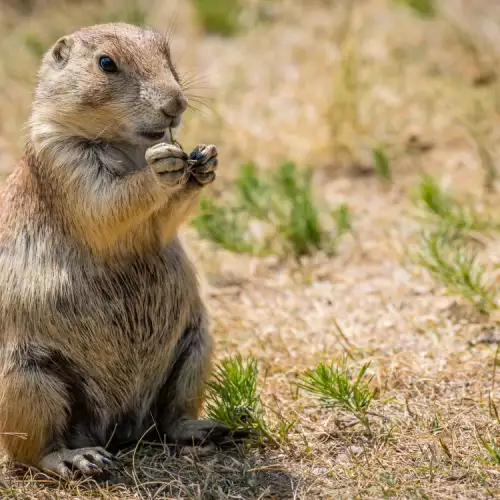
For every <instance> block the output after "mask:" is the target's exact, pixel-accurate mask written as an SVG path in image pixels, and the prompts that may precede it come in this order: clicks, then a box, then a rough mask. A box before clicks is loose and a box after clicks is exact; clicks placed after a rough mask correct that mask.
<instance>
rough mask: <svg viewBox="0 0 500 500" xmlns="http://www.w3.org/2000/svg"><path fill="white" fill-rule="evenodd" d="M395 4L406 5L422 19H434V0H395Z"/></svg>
mask: <svg viewBox="0 0 500 500" xmlns="http://www.w3.org/2000/svg"><path fill="white" fill-rule="evenodd" d="M395 1H396V3H398V4H401V5H406V7H408V8H409V9H411V10H412V11H413V12H415V13H416V14H418V15H419V16H422V17H435V16H436V14H437V7H436V0H395Z"/></svg>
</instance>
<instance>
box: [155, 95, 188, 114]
mask: <svg viewBox="0 0 500 500" xmlns="http://www.w3.org/2000/svg"><path fill="white" fill-rule="evenodd" d="M187 105H188V103H187V99H186V98H185V97H184V96H183V95H182V93H180V92H179V93H178V94H177V95H175V96H172V97H170V98H169V99H168V101H167V103H166V104H165V105H164V106H162V107H161V108H160V110H161V112H162V113H163V114H164V115H165V116H166V117H167V118H176V117H177V116H180V115H182V113H184V111H186V109H187Z"/></svg>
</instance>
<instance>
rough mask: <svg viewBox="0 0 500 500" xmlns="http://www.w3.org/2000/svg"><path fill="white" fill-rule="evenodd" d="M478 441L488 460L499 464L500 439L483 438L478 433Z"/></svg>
mask: <svg viewBox="0 0 500 500" xmlns="http://www.w3.org/2000/svg"><path fill="white" fill-rule="evenodd" d="M478 437H479V442H480V443H481V445H482V447H483V448H484V450H485V451H486V453H487V456H488V462H489V463H492V464H494V465H500V441H499V440H498V439H494V438H493V439H488V440H487V439H485V438H484V437H483V436H481V435H479V436H478Z"/></svg>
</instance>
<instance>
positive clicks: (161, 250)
mask: <svg viewBox="0 0 500 500" xmlns="http://www.w3.org/2000/svg"><path fill="white" fill-rule="evenodd" d="M186 107H187V100H186V97H185V96H184V93H183V91H182V88H181V84H180V80H179V77H178V74H177V73H176V70H175V68H174V66H173V65H172V61H171V57H170V50H169V45H168V42H167V40H166V39H165V37H164V36H163V35H161V34H160V33H158V32H156V31H154V30H152V29H142V28H138V27H135V26H131V25H127V24H122V23H117V24H104V25H97V26H92V27H88V28H84V29H81V30H79V31H77V32H75V33H73V34H72V35H69V36H65V37H63V38H61V39H60V40H58V41H57V42H56V43H55V45H54V46H53V47H52V48H51V49H50V50H49V51H48V52H47V54H46V55H45V56H44V58H43V62H42V65H41V68H40V71H39V76H38V85H37V88H36V92H35V96H34V100H33V106H32V111H31V116H30V120H29V128H28V137H27V143H26V148H25V154H24V157H23V158H22V160H21V161H20V163H19V164H18V166H17V167H16V169H15V170H14V172H13V173H12V174H11V176H10V177H9V179H8V180H7V182H6V184H5V185H4V187H3V189H2V191H1V193H0V348H1V350H0V433H26V435H27V439H26V440H23V439H20V438H19V437H16V436H12V435H7V434H0V449H2V450H3V451H4V452H5V453H7V454H8V455H9V456H10V457H12V458H13V459H14V460H16V461H18V462H22V463H26V464H32V465H36V466H38V467H40V468H42V469H45V470H48V471H53V472H56V473H58V474H60V475H64V476H65V475H67V474H68V473H69V472H70V470H71V469H73V470H79V471H81V472H82V473H84V474H100V473H101V472H103V471H104V470H105V469H106V468H107V467H110V466H112V465H113V462H114V456H113V455H112V454H111V453H110V452H109V451H107V450H105V449H104V447H105V445H106V443H108V441H110V442H111V447H112V448H117V447H120V446H121V445H123V444H124V443H127V442H129V441H133V440H137V439H138V438H140V437H141V436H142V435H143V433H144V432H145V431H146V430H147V429H148V428H150V426H151V425H152V424H155V425H156V428H155V430H154V434H155V435H156V436H158V435H159V436H160V437H162V438H165V439H166V440H168V441H170V442H178V443H190V444H191V443H193V442H195V443H197V442H202V441H205V440H206V439H207V438H217V437H219V436H222V435H224V434H226V433H227V429H226V428H225V427H223V426H221V425H218V424H216V423H215V422H211V421H208V420H198V415H199V412H200V408H201V404H202V397H203V392H204V383H205V380H206V377H207V374H208V372H209V369H210V338H209V335H208V330H207V316H206V312H205V308H204V305H203V303H202V300H201V298H200V295H199V291H198V283H197V279H196V275H195V272H194V269H193V268H192V266H191V264H190V262H189V261H188V259H187V258H186V255H185V254H184V251H183V249H182V247H181V245H180V243H179V240H178V238H177V237H176V233H177V230H178V228H179V226H180V224H181V223H182V222H183V221H184V220H185V218H186V216H187V215H188V214H189V213H190V212H191V210H192V209H193V208H194V207H195V206H196V203H197V199H198V195H199V193H200V190H201V188H202V187H203V186H205V185H206V184H208V183H210V182H212V181H213V180H214V179H215V170H216V168H217V150H216V148H215V146H204V145H200V146H197V149H196V155H197V157H198V158H199V161H198V162H197V164H196V165H195V166H194V167H193V166H192V165H189V164H188V161H187V160H188V156H187V155H186V153H185V152H184V151H182V150H181V149H180V148H178V147H177V146H176V145H173V144H169V143H168V140H167V136H168V134H167V132H168V129H169V128H173V127H176V126H178V125H179V123H180V119H181V115H182V113H183V112H184V111H185V110H186Z"/></svg>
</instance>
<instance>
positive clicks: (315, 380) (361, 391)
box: [298, 358, 375, 434]
mask: <svg viewBox="0 0 500 500" xmlns="http://www.w3.org/2000/svg"><path fill="white" fill-rule="evenodd" d="M369 365H370V364H369V363H366V364H364V365H363V366H362V367H361V369H360V370H359V372H358V374H357V376H356V377H355V378H353V377H352V376H351V373H350V371H349V369H348V366H347V358H344V360H343V361H342V364H341V365H340V366H334V365H333V363H332V364H331V365H325V364H323V363H321V364H320V365H318V366H317V367H316V368H314V369H309V370H307V371H306V372H305V374H304V375H303V376H302V377H301V381H300V382H299V383H298V386H299V387H300V388H302V389H304V390H305V391H307V392H310V393H311V394H314V395H315V396H317V397H319V399H320V400H321V401H322V402H323V404H324V405H325V406H326V407H327V408H339V409H341V410H343V411H345V412H348V413H350V414H352V415H353V416H354V417H356V418H357V419H358V420H359V422H360V423H362V424H363V425H364V426H365V427H366V429H367V430H368V432H369V433H370V434H371V429H370V422H369V419H368V413H367V412H368V409H369V407H370V404H371V402H372V400H373V398H374V396H375V391H374V390H373V389H370V382H371V381H372V378H373V376H372V377H368V376H367V375H366V371H367V370H368V367H369Z"/></svg>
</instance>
